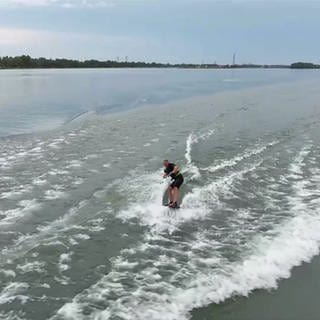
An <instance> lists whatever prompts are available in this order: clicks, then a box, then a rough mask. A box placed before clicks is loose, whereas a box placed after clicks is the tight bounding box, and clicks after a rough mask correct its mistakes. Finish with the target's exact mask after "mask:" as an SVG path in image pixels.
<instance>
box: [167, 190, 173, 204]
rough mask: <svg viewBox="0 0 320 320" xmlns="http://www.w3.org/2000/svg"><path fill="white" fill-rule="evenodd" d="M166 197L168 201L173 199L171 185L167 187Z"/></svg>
mask: <svg viewBox="0 0 320 320" xmlns="http://www.w3.org/2000/svg"><path fill="white" fill-rule="evenodd" d="M168 199H169V201H170V202H172V201H173V189H172V187H169V188H168Z"/></svg>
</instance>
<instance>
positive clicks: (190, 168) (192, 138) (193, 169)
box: [182, 130, 215, 180]
mask: <svg viewBox="0 0 320 320" xmlns="http://www.w3.org/2000/svg"><path fill="white" fill-rule="evenodd" d="M214 132H215V130H208V131H207V132H205V133H203V134H199V135H196V134H194V133H191V134H190V135H189V136H188V138H187V141H186V152H185V155H184V156H185V159H186V161H187V164H186V168H185V169H184V170H182V172H188V173H190V174H191V177H190V179H191V180H194V179H198V178H200V176H201V174H200V171H199V168H198V167H197V166H196V165H195V164H194V163H193V161H192V157H191V152H192V146H193V145H194V144H196V143H198V142H199V141H202V140H206V139H207V138H209V137H211V136H212V135H213V134H214Z"/></svg>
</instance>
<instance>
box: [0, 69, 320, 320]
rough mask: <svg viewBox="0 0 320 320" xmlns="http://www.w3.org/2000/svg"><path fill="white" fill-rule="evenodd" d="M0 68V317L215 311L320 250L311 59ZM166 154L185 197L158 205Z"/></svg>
mask: <svg viewBox="0 0 320 320" xmlns="http://www.w3.org/2000/svg"><path fill="white" fill-rule="evenodd" d="M0 84H1V86H0V97H1V102H0V116H1V117H0V133H1V136H2V137H1V138H0V172H1V174H0V250H1V251H0V318H1V319H28V320H29V319H30V320H43V319H51V320H60V319H61V320H62V319H95V320H102V319H114V320H115V319H117V320H118V319H130V320H136V319H154V320H162V319H164V320H178V319H179V320H184V319H189V318H192V319H197V320H200V319H205V318H206V314H207V315H208V318H210V319H222V317H221V318H220V315H219V313H218V312H217V313H216V315H215V311H214V308H215V306H219V304H221V303H224V304H228V305H235V304H237V299H241V297H243V296H248V295H249V298H248V299H249V300H250V299H252V297H253V296H254V294H255V292H256V290H258V289H268V290H269V289H275V288H277V286H278V284H279V281H281V279H285V278H290V272H291V270H292V268H293V267H295V266H298V265H301V264H302V263H303V262H308V261H310V260H311V259H312V258H313V257H314V256H316V255H317V254H318V252H319V247H320V233H319V229H320V215H319V206H320V200H319V184H320V168H319V160H320V147H319V137H320V128H319V123H320V109H319V101H320V92H319V85H320V80H319V78H318V74H317V72H314V71H301V72H300V71H293V70H232V71H231V70H63V71H60V70H58V71H55V70H53V71H48V70H40V71H26V70H23V71H1V73H0ZM164 158H168V159H170V160H172V161H174V162H175V163H177V164H178V165H179V166H180V167H181V170H182V172H183V174H184V176H185V184H184V185H183V187H182V199H181V209H179V210H169V209H168V208H166V207H163V206H162V201H164V199H163V194H164V191H165V189H166V187H167V183H168V181H164V180H163V179H162V178H161V172H162V168H161V162H162V159H164ZM230 298H232V299H230ZM207 305H211V306H212V307H213V311H212V310H211V309H210V313H209V311H206V310H207V309H203V311H202V312H192V311H193V310H195V309H198V310H199V308H200V310H201V308H203V307H205V306H207ZM207 312H208V313H207ZM235 312H236V311H235ZM209 314H210V317H209ZM234 318H235V319H236V317H235V316H234ZM248 318H250V317H249V316H248Z"/></svg>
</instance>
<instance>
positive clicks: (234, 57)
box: [232, 53, 236, 65]
mask: <svg viewBox="0 0 320 320" xmlns="http://www.w3.org/2000/svg"><path fill="white" fill-rule="evenodd" d="M235 64H236V54H235V53H234V54H233V59H232V65H235Z"/></svg>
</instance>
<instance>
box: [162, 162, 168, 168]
mask: <svg viewBox="0 0 320 320" xmlns="http://www.w3.org/2000/svg"><path fill="white" fill-rule="evenodd" d="M162 164H163V166H164V167H165V168H166V167H167V166H168V165H169V160H163V162H162Z"/></svg>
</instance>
